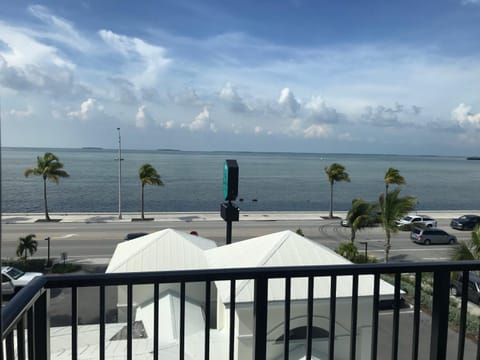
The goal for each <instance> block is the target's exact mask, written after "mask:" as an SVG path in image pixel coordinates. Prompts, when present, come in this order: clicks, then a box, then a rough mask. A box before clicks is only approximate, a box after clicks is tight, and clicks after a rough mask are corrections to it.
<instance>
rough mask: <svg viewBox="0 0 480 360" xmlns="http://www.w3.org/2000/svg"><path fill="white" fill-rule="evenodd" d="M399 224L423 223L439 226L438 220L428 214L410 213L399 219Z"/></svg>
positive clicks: (428, 225)
mask: <svg viewBox="0 0 480 360" xmlns="http://www.w3.org/2000/svg"><path fill="white" fill-rule="evenodd" d="M396 222H397V226H399V227H401V226H403V225H415V224H423V225H425V226H427V227H437V220H435V219H432V218H431V217H430V216H427V215H408V216H405V217H403V218H401V219H400V220H397V221H396Z"/></svg>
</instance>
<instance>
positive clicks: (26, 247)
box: [17, 234, 38, 261]
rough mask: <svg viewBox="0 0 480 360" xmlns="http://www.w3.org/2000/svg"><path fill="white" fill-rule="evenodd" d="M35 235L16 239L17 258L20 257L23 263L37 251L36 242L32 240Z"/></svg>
mask: <svg viewBox="0 0 480 360" xmlns="http://www.w3.org/2000/svg"><path fill="white" fill-rule="evenodd" d="M34 237H35V234H30V235H27V236H25V237H21V238H18V241H19V243H18V246H17V256H18V257H22V256H23V259H24V260H25V261H27V255H28V253H30V255H33V254H34V253H35V252H36V251H37V245H38V243H37V240H33V238H34Z"/></svg>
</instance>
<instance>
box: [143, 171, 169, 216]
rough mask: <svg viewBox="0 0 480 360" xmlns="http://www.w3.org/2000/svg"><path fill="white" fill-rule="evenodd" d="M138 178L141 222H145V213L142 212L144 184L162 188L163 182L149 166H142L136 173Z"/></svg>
mask: <svg viewBox="0 0 480 360" xmlns="http://www.w3.org/2000/svg"><path fill="white" fill-rule="evenodd" d="M138 176H139V178H140V182H141V183H142V220H145V213H144V210H143V209H144V188H145V184H150V185H159V186H163V182H162V180H161V179H160V175H159V174H158V172H157V170H155V168H154V167H153V166H152V165H150V164H143V165H142V166H141V167H140V170H139V171H138Z"/></svg>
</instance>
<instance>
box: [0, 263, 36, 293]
mask: <svg viewBox="0 0 480 360" xmlns="http://www.w3.org/2000/svg"><path fill="white" fill-rule="evenodd" d="M42 275H43V274H42V273H39V272H23V271H22V270H20V269H17V268H16V267H13V266H2V286H3V281H4V280H7V279H8V280H10V282H11V284H12V285H13V287H14V289H15V290H19V289H20V288H22V287H24V286H25V285H27V284H28V283H29V282H30V281H32V280H33V279H34V278H36V277H37V276H42Z"/></svg>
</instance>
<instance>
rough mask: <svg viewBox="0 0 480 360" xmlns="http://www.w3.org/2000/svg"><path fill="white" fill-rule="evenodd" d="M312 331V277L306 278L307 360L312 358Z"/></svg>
mask: <svg viewBox="0 0 480 360" xmlns="http://www.w3.org/2000/svg"><path fill="white" fill-rule="evenodd" d="M312 329H313V276H309V277H308V296H307V360H310V359H311V358H312Z"/></svg>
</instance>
